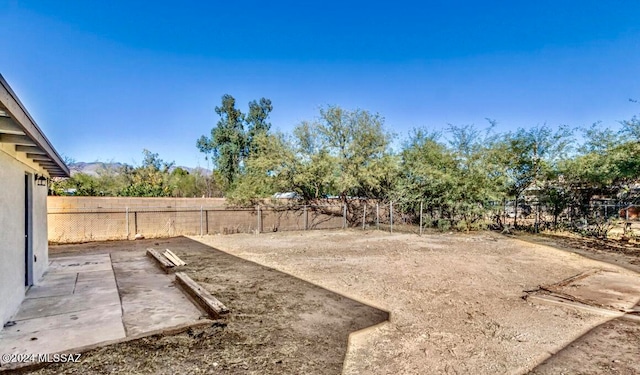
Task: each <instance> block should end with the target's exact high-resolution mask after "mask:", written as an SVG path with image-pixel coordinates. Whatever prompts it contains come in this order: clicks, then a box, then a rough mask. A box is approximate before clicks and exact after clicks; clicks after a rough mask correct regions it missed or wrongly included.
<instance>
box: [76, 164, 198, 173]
mask: <svg viewBox="0 0 640 375" xmlns="http://www.w3.org/2000/svg"><path fill="white" fill-rule="evenodd" d="M125 165H127V164H125V163H119V162H109V163H104V162H100V161H96V162H92V163H85V162H82V161H79V162H74V163H70V164H69V165H68V166H69V170H70V171H71V175H72V176H73V175H75V174H77V173H84V174H88V175H90V176H97V175H98V174H99V172H100V171H103V170H108V169H115V170H118V169H120V168H122V167H123V166H125ZM176 168H182V169H184V170H185V171H187V172H189V174H193V173H197V172H199V173H200V174H201V175H204V176H209V175H210V174H211V170H209V169H206V168H202V167H195V168H190V167H183V166H174V167H171V169H170V170H171V171H173V170H174V169H176Z"/></svg>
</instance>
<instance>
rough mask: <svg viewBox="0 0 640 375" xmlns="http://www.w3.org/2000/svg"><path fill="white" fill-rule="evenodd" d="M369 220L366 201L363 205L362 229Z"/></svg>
mask: <svg viewBox="0 0 640 375" xmlns="http://www.w3.org/2000/svg"><path fill="white" fill-rule="evenodd" d="M366 221H367V204H366V203H365V204H364V206H363V207H362V230H364V228H365V223H366Z"/></svg>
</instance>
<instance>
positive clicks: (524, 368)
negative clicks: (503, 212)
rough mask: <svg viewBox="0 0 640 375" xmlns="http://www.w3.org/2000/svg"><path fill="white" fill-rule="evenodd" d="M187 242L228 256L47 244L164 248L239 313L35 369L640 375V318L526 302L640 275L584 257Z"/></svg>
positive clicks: (326, 234)
mask: <svg viewBox="0 0 640 375" xmlns="http://www.w3.org/2000/svg"><path fill="white" fill-rule="evenodd" d="M193 239H197V240H199V241H202V242H203V243H205V244H207V245H210V246H212V247H214V248H217V249H220V250H222V251H217V250H214V249H211V248H209V247H207V246H204V245H201V244H199V243H197V242H195V241H191V240H188V239H184V238H178V239H170V240H161V241H158V240H155V241H154V240H149V241H147V240H145V241H136V242H112V243H102V244H85V245H67V246H60V247H52V252H54V253H55V252H70V251H83V252H84V251H87V248H89V249H88V251H122V250H126V249H127V246H128V247H129V248H130V247H131V246H135V247H148V246H152V247H153V246H156V247H160V248H165V247H168V248H170V249H171V250H173V251H174V252H176V253H177V254H178V255H179V256H180V257H182V258H183V259H185V260H186V261H187V262H188V263H189V265H188V268H187V270H186V271H187V273H189V274H190V275H191V276H192V277H193V278H194V279H195V280H196V281H198V282H199V283H201V284H202V285H203V286H204V287H205V288H207V289H208V290H209V291H210V292H211V293H212V294H214V295H215V296H217V297H218V298H219V299H220V300H221V301H222V302H223V303H225V304H226V305H227V306H228V307H229V308H230V309H231V311H232V312H231V314H230V315H229V317H227V318H226V319H225V320H221V321H219V322H217V324H215V325H213V326H212V327H207V328H204V329H196V330H194V331H192V332H189V333H185V334H181V335H177V336H171V337H169V336H168V337H153V338H148V339H143V340H141V341H137V342H131V343H127V344H121V345H116V346H112V347H107V348H102V349H98V350H96V351H93V352H90V353H87V354H86V355H85V356H83V360H82V361H81V363H79V364H67V365H60V366H53V367H48V368H46V369H44V370H41V373H47V374H49V373H104V372H127V373H132V372H146V373H198V372H201V373H234V374H235V373H238V374H240V373H256V374H258V373H259V374H282V373H291V374H303V373H304V374H306V373H314V374H335V373H340V372H341V371H342V372H343V373H345V374H431V373H434V374H440V373H444V374H446V373H450V374H456V373H458V374H462V373H464V374H467V373H469V374H496V373H506V374H520V373H527V372H532V373H535V374H537V373H540V374H542V373H544V374H547V373H549V374H551V373H554V374H556V373H569V374H573V373H582V374H600V373H619V374H633V373H640V363H638V361H637V358H639V357H640V325H639V324H638V323H631V322H628V321H625V320H620V319H616V320H611V318H608V317H605V316H602V315H599V314H595V313H588V312H584V311H581V310H576V309H573V308H569V307H558V306H552V305H545V304H540V303H535V302H530V301H527V300H525V299H523V298H522V297H523V296H524V295H525V293H524V291H525V290H532V289H535V288H537V287H538V286H540V285H551V284H554V283H557V282H559V281H561V280H564V279H567V278H569V277H571V276H574V275H576V274H579V273H581V272H585V271H589V270H600V271H606V272H613V273H620V274H623V275H624V276H625V277H627V278H629V277H632V278H633V277H636V278H637V280H638V282H640V276H638V274H637V273H635V272H633V270H631V269H628V268H622V267H619V266H617V265H612V264H608V263H603V262H600V261H597V260H594V259H589V258H586V257H585V256H582V255H580V254H577V253H576V252H570V251H565V250H559V249H556V248H553V247H550V246H545V245H541V244H537V243H532V242H525V241H521V240H518V239H513V238H507V237H505V236H501V235H497V234H494V233H490V232H482V233H475V234H469V235H465V234H429V235H425V236H422V237H419V236H417V235H414V234H389V233H385V232H379V231H367V232H363V231H356V230H353V231H351V230H348V231H309V232H284V233H281V232H279V233H273V234H261V235H249V234H235V235H226V236H225V235H218V236H206V237H204V238H196V237H194V238H193ZM154 243H157V244H158V245H154ZM565 245H566V244H565ZM567 246H568V245H567ZM581 251H588V249H586V250H585V249H582V250H581ZM253 262H255V263H253ZM260 265H261V266H260ZM305 281H306V282H305ZM333 292H335V293H333ZM343 296H346V297H348V298H346V297H343ZM356 301H360V302H361V303H358V302H356ZM384 311H388V312H389V313H390V317H389V321H388V322H386V323H382V324H379V325H377V326H375V327H373V328H369V329H365V330H363V331H359V332H354V331H356V330H358V329H362V328H365V327H367V326H370V325H372V324H376V323H379V322H382V321H384V320H385V319H386V318H387V315H386V313H385V312H384ZM351 332H353V333H351ZM350 333H351V334H350ZM347 338H348V342H349V345H347ZM345 353H346V354H345Z"/></svg>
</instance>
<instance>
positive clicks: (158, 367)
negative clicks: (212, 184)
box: [38, 237, 389, 374]
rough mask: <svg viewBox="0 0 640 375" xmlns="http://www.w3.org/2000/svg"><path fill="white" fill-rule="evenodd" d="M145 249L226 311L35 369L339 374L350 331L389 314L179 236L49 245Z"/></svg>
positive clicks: (56, 249)
mask: <svg viewBox="0 0 640 375" xmlns="http://www.w3.org/2000/svg"><path fill="white" fill-rule="evenodd" d="M147 247H155V248H159V249H165V248H169V249H171V250H172V251H173V252H174V253H176V254H177V255H178V256H180V257H181V258H182V259H183V260H185V261H186V262H187V263H188V265H187V266H186V267H185V272H186V273H187V274H189V275H190V276H191V277H192V278H193V279H194V280H195V281H197V282H198V283H200V284H201V285H202V286H203V287H205V288H206V289H207V290H208V291H209V292H211V293H212V294H213V295H214V296H216V297H217V298H218V299H219V300H220V301H221V302H222V303H224V304H225V305H226V306H227V307H228V308H229V309H230V311H231V313H230V314H229V315H228V316H227V317H225V318H224V319H222V320H218V321H216V322H214V323H213V324H212V325H210V326H207V327H204V328H197V329H192V330H190V331H188V332H186V333H183V334H179V335H175V336H152V337H149V338H145V339H141V340H136V341H132V342H127V343H123V344H118V345H114V346H110V347H104V348H100V349H97V350H94V351H91V352H89V353H86V354H84V355H83V356H82V360H81V361H80V363H74V364H64V365H52V366H49V367H47V368H45V369H41V370H40V371H39V372H38V373H43V374H49V373H56V374H57V373H83V374H85V373H107V372H109V373H113V372H116V373H154V374H156V373H159V374H175V373H190V374H193V373H216V374H247V373H255V374H286V373H290V374H301V373H305V374H338V373H340V372H341V371H342V366H343V361H344V358H345V354H346V350H347V343H348V337H349V334H350V333H351V332H354V331H358V330H361V329H364V328H366V327H370V326H373V325H376V324H379V323H382V322H384V321H386V320H388V319H389V314H388V312H386V311H382V310H379V309H377V308H374V307H371V306H368V305H365V304H362V303H360V302H357V301H354V300H352V299H349V298H347V297H344V296H342V295H340V294H336V293H334V292H331V291H329V290H326V289H324V288H321V287H319V286H317V285H314V284H311V283H309V282H306V281H303V280H301V279H298V278H295V277H293V276H291V275H288V274H285V273H282V272H279V271H276V270H274V269H271V268H268V267H265V266H261V265H258V264H256V263H253V262H250V261H247V260H244V259H240V258H238V257H235V256H232V255H230V254H227V253H225V252H222V251H220V250H217V249H214V248H211V247H209V246H206V245H203V244H201V243H199V242H196V241H192V240H190V239H187V238H184V237H178V238H172V239H162V240H157V239H156V240H143V241H135V242H132V241H112V242H102V243H88V244H78V245H64V246H52V247H51V253H52V254H58V253H60V254H62V253H69V252H72V253H73V252H82V253H84V252H89V253H103V252H107V253H112V252H120V251H130V250H134V249H138V250H141V249H145V248H147ZM53 256H55V255H53ZM327 277H331V275H327Z"/></svg>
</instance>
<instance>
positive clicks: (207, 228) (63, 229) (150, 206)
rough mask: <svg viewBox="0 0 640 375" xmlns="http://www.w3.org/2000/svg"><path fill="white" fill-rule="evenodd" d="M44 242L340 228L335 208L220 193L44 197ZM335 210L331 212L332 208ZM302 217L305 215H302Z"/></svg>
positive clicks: (338, 216) (340, 220)
mask: <svg viewBox="0 0 640 375" xmlns="http://www.w3.org/2000/svg"><path fill="white" fill-rule="evenodd" d="M48 201H49V215H48V217H49V221H48V226H49V241H50V242H52V243H71V242H86V241H105V240H124V239H133V238H134V236H135V235H136V234H141V235H143V236H145V237H147V238H153V237H172V236H180V235H199V234H214V233H223V234H232V233H251V232H254V231H256V230H260V231H261V232H271V231H277V230H304V229H305V224H306V227H307V229H328V228H341V227H342V216H341V210H340V209H335V210H325V211H324V212H318V211H313V210H311V209H309V210H307V211H305V210H303V209H302V208H298V209H296V210H269V209H267V208H264V209H261V210H260V219H259V218H258V210H257V209H256V208H248V209H234V208H227V207H226V206H225V200H224V198H126V197H49V198H48ZM333 211H335V213H333ZM305 217H306V219H305Z"/></svg>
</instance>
